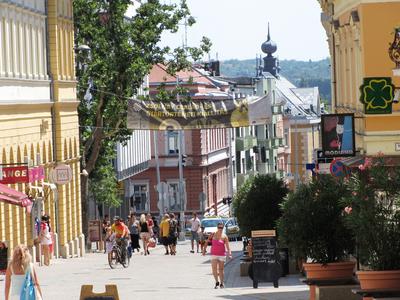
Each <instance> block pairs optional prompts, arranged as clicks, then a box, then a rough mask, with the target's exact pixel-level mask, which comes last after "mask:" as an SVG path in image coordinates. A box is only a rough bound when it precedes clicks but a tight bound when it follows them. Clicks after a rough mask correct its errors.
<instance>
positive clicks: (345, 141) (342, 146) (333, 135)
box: [321, 114, 356, 158]
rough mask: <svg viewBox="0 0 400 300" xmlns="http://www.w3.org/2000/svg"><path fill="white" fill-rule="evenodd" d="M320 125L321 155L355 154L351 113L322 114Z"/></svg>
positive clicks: (328, 156) (329, 156)
mask: <svg viewBox="0 0 400 300" xmlns="http://www.w3.org/2000/svg"><path fill="white" fill-rule="evenodd" d="M321 127H322V128H321V133H322V156H323V157H325V158H331V157H344V156H354V155H355V152H356V149H355V137H354V115H353V114H327V115H322V116H321Z"/></svg>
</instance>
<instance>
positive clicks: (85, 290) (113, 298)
mask: <svg viewBox="0 0 400 300" xmlns="http://www.w3.org/2000/svg"><path fill="white" fill-rule="evenodd" d="M79 299H80V300H119V295H118V289H117V286H116V285H115V284H107V285H106V291H105V292H103V293H93V285H82V287H81V296H80V298H79Z"/></svg>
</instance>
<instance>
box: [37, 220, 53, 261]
mask: <svg viewBox="0 0 400 300" xmlns="http://www.w3.org/2000/svg"><path fill="white" fill-rule="evenodd" d="M47 220H48V216H47V215H43V216H42V218H41V221H42V222H41V223H40V245H41V249H42V254H43V256H44V264H45V265H46V266H49V265H50V245H51V244H53V241H52V240H51V234H50V227H49V225H48V223H47Z"/></svg>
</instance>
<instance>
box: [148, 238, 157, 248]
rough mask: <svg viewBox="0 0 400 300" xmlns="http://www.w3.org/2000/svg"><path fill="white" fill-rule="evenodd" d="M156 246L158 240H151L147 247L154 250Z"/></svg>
mask: <svg viewBox="0 0 400 300" xmlns="http://www.w3.org/2000/svg"><path fill="white" fill-rule="evenodd" d="M155 246H156V240H155V239H154V238H150V239H149V243H148V244H147V247H149V248H154V247H155Z"/></svg>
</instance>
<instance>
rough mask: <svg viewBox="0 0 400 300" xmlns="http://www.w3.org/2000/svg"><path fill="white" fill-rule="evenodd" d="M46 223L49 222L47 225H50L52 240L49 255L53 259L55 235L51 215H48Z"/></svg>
mask: <svg viewBox="0 0 400 300" xmlns="http://www.w3.org/2000/svg"><path fill="white" fill-rule="evenodd" d="M46 223H47V226H48V227H49V233H50V241H51V244H50V245H49V257H50V259H52V258H53V250H54V247H53V245H54V236H53V231H52V230H51V224H50V216H49V215H46Z"/></svg>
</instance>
